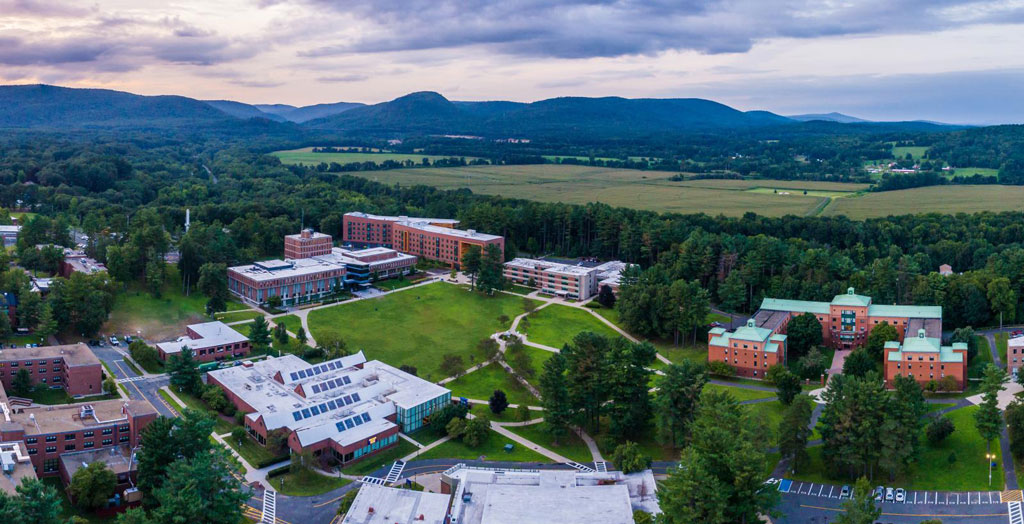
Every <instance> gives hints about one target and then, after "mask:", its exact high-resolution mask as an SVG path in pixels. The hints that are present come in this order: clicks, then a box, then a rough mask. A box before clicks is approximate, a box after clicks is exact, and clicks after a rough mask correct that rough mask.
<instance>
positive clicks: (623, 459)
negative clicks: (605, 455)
mask: <svg viewBox="0 0 1024 524" xmlns="http://www.w3.org/2000/svg"><path fill="white" fill-rule="evenodd" d="M612 463H613V464H615V467H617V468H619V470H621V471H622V472H623V473H636V472H638V471H643V470H645V469H647V468H649V467H651V457H648V456H647V455H644V454H643V452H642V451H641V450H640V445H639V444H637V443H636V442H631V441H628V440H627V441H626V442H623V443H622V444H619V445H618V446H615V451H613V452H612Z"/></svg>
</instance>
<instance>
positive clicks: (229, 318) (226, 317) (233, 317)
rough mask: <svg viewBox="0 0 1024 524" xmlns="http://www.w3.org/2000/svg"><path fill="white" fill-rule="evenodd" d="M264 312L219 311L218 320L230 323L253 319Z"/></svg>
mask: <svg viewBox="0 0 1024 524" xmlns="http://www.w3.org/2000/svg"><path fill="white" fill-rule="evenodd" d="M262 316H263V313H261V312H259V311H235V312H234V313H217V315H216V318H217V320H219V321H221V322H223V323H225V324H228V323H231V322H241V321H242V320H252V319H255V318H256V317H262Z"/></svg>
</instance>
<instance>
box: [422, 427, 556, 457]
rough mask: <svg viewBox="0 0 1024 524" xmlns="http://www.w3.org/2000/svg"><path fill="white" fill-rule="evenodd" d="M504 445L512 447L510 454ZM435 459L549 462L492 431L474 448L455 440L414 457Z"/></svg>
mask: <svg viewBox="0 0 1024 524" xmlns="http://www.w3.org/2000/svg"><path fill="white" fill-rule="evenodd" d="M505 444H512V445H513V446H514V447H513V449H512V451H511V452H508V451H505ZM436 458H453V459H465V460H474V459H480V458H482V459H484V460H507V461H510V462H551V461H550V460H548V458H547V457H545V456H544V455H541V454H539V453H537V452H535V451H533V450H530V449H526V448H525V447H523V446H522V445H520V444H518V443H516V442H512V440H510V439H508V438H505V437H503V436H501V435H499V434H497V433H495V432H494V431H489V432H488V433H487V439H486V440H484V442H483V443H482V444H480V445H479V446H477V447H475V448H471V447H469V446H467V445H465V444H463V443H462V442H460V441H457V440H449V441H447V442H445V443H443V444H440V445H438V446H437V447H435V448H433V449H430V450H427V451H426V452H425V453H423V454H421V455H419V456H418V457H416V459H417V460H421V459H423V460H425V459H436Z"/></svg>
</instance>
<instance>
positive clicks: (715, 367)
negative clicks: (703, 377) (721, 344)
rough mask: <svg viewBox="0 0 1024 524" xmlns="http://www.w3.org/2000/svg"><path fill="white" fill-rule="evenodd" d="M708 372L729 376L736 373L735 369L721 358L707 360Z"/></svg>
mask: <svg viewBox="0 0 1024 524" xmlns="http://www.w3.org/2000/svg"><path fill="white" fill-rule="evenodd" d="M708 373H711V374H712V375H718V376H722V377H731V376H734V375H736V370H735V369H733V367H732V366H730V365H729V364H726V363H725V362H722V361H721V360H712V361H711V362H708Z"/></svg>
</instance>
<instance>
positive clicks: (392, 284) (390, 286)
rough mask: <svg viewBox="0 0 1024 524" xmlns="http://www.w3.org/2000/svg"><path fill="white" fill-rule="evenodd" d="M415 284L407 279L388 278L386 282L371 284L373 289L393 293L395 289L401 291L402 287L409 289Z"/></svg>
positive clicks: (380, 281) (379, 281)
mask: <svg viewBox="0 0 1024 524" xmlns="http://www.w3.org/2000/svg"><path fill="white" fill-rule="evenodd" d="M415 283H416V282H414V281H412V280H409V279H408V278H389V279H387V280H378V281H376V282H374V283H373V287H375V288H378V289H383V290H385V291H394V290H396V289H402V288H403V287H409V286H411V285H413V284H415Z"/></svg>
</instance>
